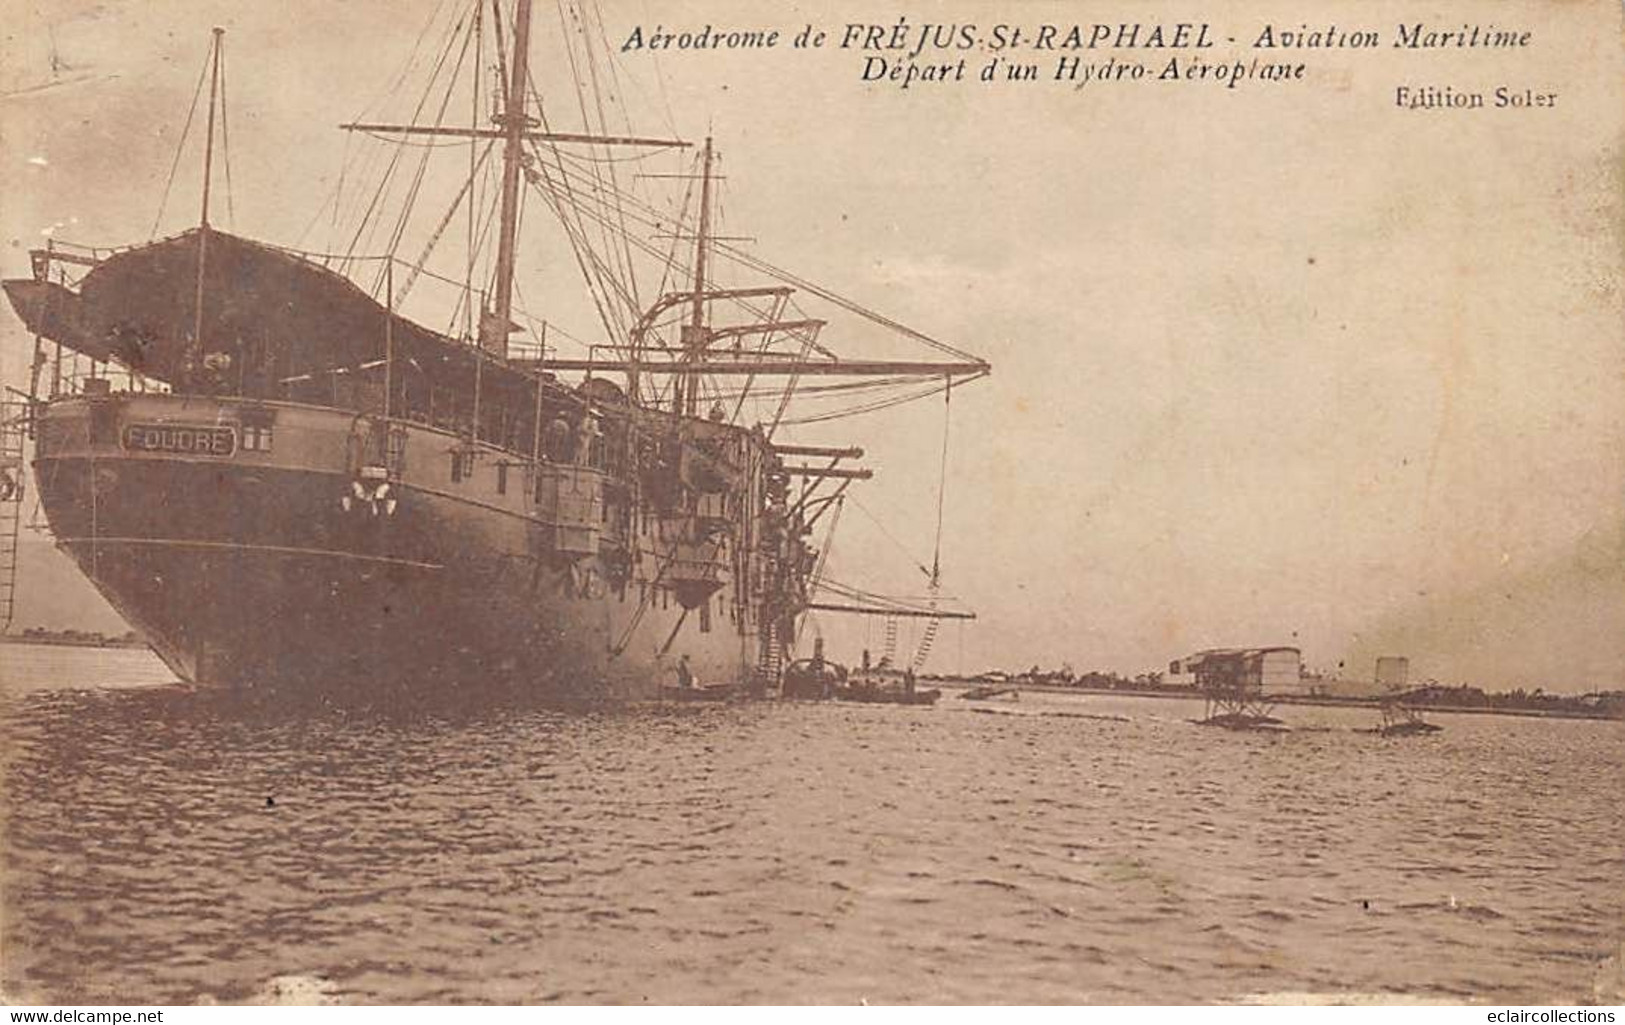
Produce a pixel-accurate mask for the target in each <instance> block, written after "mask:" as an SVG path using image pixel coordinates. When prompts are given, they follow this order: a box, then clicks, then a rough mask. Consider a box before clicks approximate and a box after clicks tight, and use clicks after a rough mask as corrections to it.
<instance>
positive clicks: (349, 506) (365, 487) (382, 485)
mask: <svg viewBox="0 0 1625 1025" xmlns="http://www.w3.org/2000/svg"><path fill="white" fill-rule="evenodd" d="M339 505H340V506H342V507H343V509H344V511H345V512H350V511H352V510H357V509H365V510H367V513H368V514H369V515H371V516H377V515H378V514H379V513H380V512H381V513H382V514H383V515H385V516H393V515H395V505H396V500H395V499H394V498H391V497H390V486H389V481H387V480H383V481H379V482H378V483H376V484H370V485H369V483H368V482H367V481H364V480H360V479H357V480H353V481H351V482H350V493H349V494H347V495H344V496H343V497H341V498H340V499H339Z"/></svg>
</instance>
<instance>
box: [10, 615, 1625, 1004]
mask: <svg viewBox="0 0 1625 1025" xmlns="http://www.w3.org/2000/svg"><path fill="white" fill-rule="evenodd" d="M24 651H26V655H24V654H23V653H22V652H24ZM0 659H5V660H6V665H5V668H4V672H3V674H0V675H3V677H4V679H5V681H6V682H5V688H4V690H5V697H4V699H3V708H0V713H3V717H4V718H3V722H4V729H5V738H6V752H7V753H6V756H5V757H6V759H7V765H6V767H5V777H4V778H5V800H6V805H7V813H8V815H7V819H6V822H5V838H4V858H5V861H4V879H5V884H6V885H5V892H4V905H3V906H4V912H5V919H4V934H3V940H4V947H3V952H4V966H3V974H0V983H3V985H4V988H5V992H6V994H7V995H8V996H10V997H11V998H13V999H28V1000H37V1001H41V1002H50V1003H57V1002H69V1001H79V1002H84V1001H92V1000H107V1001H117V1002H121V1003H153V1002H165V1003H168V1002H175V1003H193V1002H200V1001H201V1002H208V1001H221V1002H226V1001H242V1000H252V1001H266V1000H279V999H280V1000H290V1001H297V1002H306V1001H337V1002H404V1001H434V1002H460V1001H497V1002H530V1001H565V1002H610V1001H614V1002H633V1003H637V1002H643V1001H650V1002H679V1003H684V1002H723V1003H736V1002H857V1001H859V1000H868V1001H870V1002H924V1001H933V1002H994V1001H997V1002H1009V1001H1014V1002H1049V1001H1066V1002H1188V1001H1230V1000H1244V999H1271V998H1272V997H1271V995H1272V994H1273V995H1275V996H1274V997H1273V998H1275V999H1279V998H1281V995H1282V994H1303V993H1315V994H1337V995H1342V996H1345V997H1350V998H1355V999H1379V1000H1399V999H1406V1000H1445V1001H1451V1002H1461V1001H1474V1002H1478V1001H1482V1002H1496V1003H1501V1002H1518V1003H1523V1002H1545V1001H1548V1000H1555V1001H1558V1002H1563V1003H1567V1002H1573V1001H1578V1000H1590V999H1593V998H1594V997H1596V996H1597V995H1598V991H1597V990H1596V989H1595V988H1594V987H1597V986H1604V987H1607V986H1611V985H1617V981H1609V980H1617V976H1618V971H1619V962H1618V960H1617V958H1618V955H1619V951H1620V941H1621V936H1622V923H1625V885H1622V882H1625V848H1622V844H1625V810H1622V809H1625V802H1622V801H1621V799H1620V798H1621V794H1620V789H1621V787H1620V781H1621V779H1625V772H1622V767H1625V727H1622V726H1621V725H1620V724H1617V723H1597V722H1573V721H1555V720H1538V719H1515V718H1500V717H1491V716H1465V715H1457V716H1450V715H1441V716H1437V717H1435V721H1437V722H1440V723H1441V724H1443V725H1445V726H1446V730H1445V732H1444V733H1442V734H1438V735H1435V736H1431V737H1422V738H1410V739H1407V740H1384V739H1381V738H1378V737H1374V736H1371V735H1368V734H1361V733H1356V732H1354V730H1355V729H1356V728H1359V727H1365V726H1369V725H1371V722H1370V720H1371V719H1373V718H1374V716H1373V715H1372V714H1371V713H1369V712H1361V711H1355V710H1342V709H1321V708H1289V709H1287V711H1286V713H1285V718H1287V719H1288V720H1289V721H1291V722H1292V723H1293V724H1294V726H1296V727H1298V730H1297V731H1296V732H1294V733H1291V734H1286V735H1256V734H1235V733H1228V732H1225V731H1221V730H1211V729H1204V728H1200V727H1197V726H1194V725H1191V724H1190V723H1188V722H1187V721H1186V719H1187V718H1188V717H1190V716H1192V715H1195V714H1196V713H1197V712H1198V711H1199V706H1197V705H1195V704H1193V703H1188V702H1181V701H1165V700H1154V699H1133V698H1115V697H1091V696H1077V695H1053V696H1052V695H1038V694H1025V695H1023V696H1022V699H1021V700H1020V701H1019V702H1017V703H1013V704H999V705H997V706H991V705H985V706H977V705H976V704H974V703H971V702H965V701H961V700H957V699H955V698H953V697H952V695H951V693H950V695H949V696H947V697H945V698H944V700H943V702H942V703H941V704H940V705H939V706H938V707H936V708H928V709H914V708H890V707H870V706H847V705H809V704H783V705H776V704H766V703H764V704H747V705H732V706H718V707H699V706H681V707H669V708H647V709H622V710H610V711H586V712H580V711H578V712H560V711H554V710H546V709H514V708H509V709H506V710H497V709H483V710H482V709H479V708H458V707H456V703H455V702H447V703H445V707H442V708H439V709H438V710H436V709H430V710H427V711H425V710H419V711H417V712H414V713H413V714H411V715H401V716H389V715H384V714H379V713H377V712H372V711H363V710H356V709H351V710H331V709H327V710H324V709H314V710H304V709H289V708H283V707H266V706H264V705H252V704H244V703H241V702H234V701H231V700H228V699H225V698H222V697H220V696H210V695H199V694H194V693H190V692H188V691H186V690H184V689H182V688H179V687H171V686H153V685H152V681H153V680H154V678H162V677H163V675H164V674H163V673H162V671H161V670H157V669H155V667H154V665H153V663H152V662H151V661H150V660H148V659H147V658H146V656H144V655H140V654H138V653H129V652H119V653H107V652H79V651H65V650H60V649H21V650H20V649H19V648H16V647H10V648H4V649H0ZM45 680H51V681H55V682H54V683H52V684H51V685H45V684H43V683H42V681H45ZM64 683H69V684H73V685H74V687H73V688H71V689H70V688H69V687H66V686H64ZM109 684H120V686H109ZM124 684H128V685H124ZM79 685H83V686H82V687H80V686H79ZM92 685H101V686H97V687H94V688H93V687H92ZM977 707H982V708H983V709H984V710H983V711H982V712H977V711H976V710H975V709H976V708H977ZM1610 958H1615V960H1613V961H1609V959H1610ZM1612 992H1613V991H1612V990H1608V989H1606V988H1604V989H1603V990H1602V991H1601V993H1602V994H1603V995H1605V996H1606V995H1609V994H1611V993H1612ZM1362 995H1363V996H1362ZM1615 999H1617V996H1616V997H1615Z"/></svg>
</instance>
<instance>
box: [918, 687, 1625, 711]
mask: <svg viewBox="0 0 1625 1025" xmlns="http://www.w3.org/2000/svg"><path fill="white" fill-rule="evenodd" d="M922 682H925V681H923V680H922ZM929 682H930V683H931V685H932V686H936V687H942V688H945V689H946V688H953V689H957V690H971V689H973V688H976V687H985V686H989V685H988V684H986V683H983V682H981V681H976V680H962V679H957V678H938V679H934V680H930V681H929ZM999 686H1006V687H1009V688H1010V689H1011V690H1017V691H1023V690H1031V691H1038V692H1040V693H1044V694H1104V695H1117V696H1120V697H1132V698H1161V699H1163V700H1174V699H1184V700H1187V701H1201V700H1203V696H1202V694H1201V693H1200V692H1197V691H1183V690H1181V691H1175V690H1157V689H1151V688H1145V687H1124V688H1112V687H1066V686H1061V685H1059V684H1053V683H1009V684H1001V685H999ZM1271 700H1272V701H1273V702H1274V703H1275V704H1277V705H1321V706H1325V707H1327V708H1367V709H1370V710H1372V711H1376V710H1377V709H1379V708H1381V707H1382V702H1381V701H1379V700H1377V699H1376V698H1338V697H1319V696H1316V695H1311V694H1282V695H1280V696H1279V697H1276V698H1273V699H1271ZM1407 707H1411V708H1415V709H1417V710H1419V711H1422V712H1425V713H1429V714H1431V713H1439V714H1457V713H1460V714H1462V715H1511V716H1518V717H1520V718H1524V719H1580V720H1590V721H1595V722H1625V719H1621V718H1620V717H1618V716H1612V715H1607V714H1605V713H1602V712H1597V713H1587V712H1581V711H1568V710H1564V709H1555V708H1484V707H1477V706H1472V705H1426V704H1418V705H1410V706H1407Z"/></svg>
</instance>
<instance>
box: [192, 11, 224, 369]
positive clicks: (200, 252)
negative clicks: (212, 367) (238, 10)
mask: <svg viewBox="0 0 1625 1025" xmlns="http://www.w3.org/2000/svg"><path fill="white" fill-rule="evenodd" d="M225 34H226V30H225V29H223V28H220V27H218V26H216V27H215V30H214V46H213V50H214V53H213V54H212V56H211V64H212V65H213V67H212V70H211V71H210V72H209V131H208V135H207V136H206V137H205V141H204V143H203V209H202V211H201V213H200V214H199V216H198V236H197V294H196V296H195V297H194V301H193V303H192V306H193V320H192V345H193V348H194V350H195V351H194V352H193V355H192V362H193V364H194V370H193V372H194V373H195V372H196V369H195V368H196V365H197V364H200V363H202V361H203V272H204V270H205V269H206V268H207V266H208V260H209V183H210V181H211V180H212V179H213V177H214V108H215V105H216V100H215V97H217V96H218V95H219V93H220V49H221V47H222V46H223V45H224V37H225Z"/></svg>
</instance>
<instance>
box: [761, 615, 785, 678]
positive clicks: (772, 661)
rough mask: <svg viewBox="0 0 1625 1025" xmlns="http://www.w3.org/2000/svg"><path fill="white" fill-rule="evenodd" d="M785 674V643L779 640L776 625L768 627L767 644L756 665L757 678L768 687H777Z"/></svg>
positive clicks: (770, 624)
mask: <svg viewBox="0 0 1625 1025" xmlns="http://www.w3.org/2000/svg"><path fill="white" fill-rule="evenodd" d="M783 672H784V642H783V641H781V640H780V639H779V631H778V629H777V627H775V626H774V624H772V623H769V624H768V625H767V643H766V644H764V645H763V647H762V656H761V658H760V659H759V660H758V661H757V663H756V675H757V678H758V679H760V680H761V682H762V683H763V684H764V685H765V686H767V687H776V686H778V683H779V677H780V675H781V674H782V673H783Z"/></svg>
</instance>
